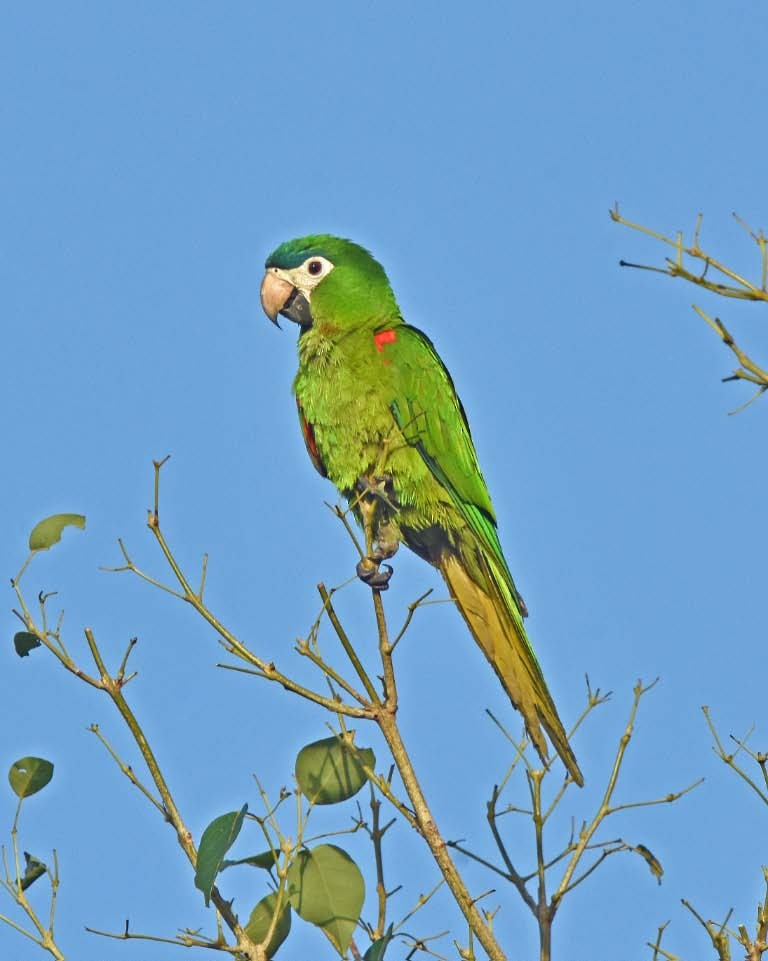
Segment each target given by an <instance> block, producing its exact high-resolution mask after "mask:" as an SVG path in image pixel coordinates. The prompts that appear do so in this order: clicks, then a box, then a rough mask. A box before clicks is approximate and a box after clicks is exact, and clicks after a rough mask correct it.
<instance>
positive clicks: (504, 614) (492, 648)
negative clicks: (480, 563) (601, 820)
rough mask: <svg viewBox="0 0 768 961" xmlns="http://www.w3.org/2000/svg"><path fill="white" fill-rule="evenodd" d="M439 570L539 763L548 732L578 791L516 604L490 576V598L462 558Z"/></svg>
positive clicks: (445, 561)
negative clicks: (520, 718) (517, 714)
mask: <svg viewBox="0 0 768 961" xmlns="http://www.w3.org/2000/svg"><path fill="white" fill-rule="evenodd" d="M438 566H439V567H440V571H441V573H442V575H443V577H444V578H445V581H446V583H447V584H448V588H449V590H450V592H451V595H452V596H453V599H454V600H455V601H456V604H457V605H458V608H459V610H460V611H461V613H462V615H463V617H464V620H465V621H466V622H467V626H468V627H469V629H470V631H471V632H472V635H473V637H474V638H475V640H476V641H477V643H478V644H479V645H480V647H481V648H482V650H483V653H484V654H485V656H486V657H487V658H488V660H489V662H490V664H491V666H492V667H493V669H494V671H496V673H497V674H498V676H499V680H500V681H501V683H502V685H503V687H504V690H505V691H506V692H507V694H508V695H509V698H510V700H511V701H512V703H513V705H514V706H515V707H516V708H517V710H518V711H520V713H521V714H522V715H523V718H524V719H525V726H526V728H527V730H528V734H529V735H530V738H531V741H532V742H533V745H534V747H535V748H536V750H537V751H538V753H539V755H540V757H541V759H542V761H544V762H546V761H547V758H548V754H547V742H546V741H545V739H544V735H543V734H542V731H541V728H542V727H543V728H544V730H545V731H546V732H547V735H548V736H549V739H550V741H551V742H552V744H553V746H554V748H555V750H556V751H557V753H558V754H559V755H560V757H561V758H562V761H563V764H565V766H566V768H567V769H568V773H569V774H570V775H571V777H572V778H573V780H574V781H575V782H576V783H577V784H578V785H579V786H580V787H582V786H583V784H584V778H583V776H582V773H581V771H580V770H579V765H578V762H577V761H576V757H575V755H574V753H573V751H572V750H571V746H570V744H569V743H568V735H567V734H566V733H565V728H564V727H563V725H562V722H561V721H560V718H559V717H558V714H557V708H556V707H555V703H554V701H553V700H552V697H551V695H550V693H549V691H548V690H547V685H546V683H545V681H544V676H543V674H542V673H541V668H540V667H539V664H538V662H537V660H536V656H535V654H534V653H533V649H532V647H531V644H530V641H529V640H528V636H527V634H526V632H525V627H524V626H523V619H522V616H521V615H520V613H519V611H518V610H517V607H516V605H515V601H514V600H513V598H512V596H511V595H509V596H507V595H508V594H509V592H508V590H507V589H506V585H505V584H504V583H503V581H501V582H500V578H499V577H498V575H497V576H494V572H493V571H491V570H489V571H488V574H489V575H490V576H489V577H488V578H487V580H488V583H489V586H490V593H489V592H486V591H485V590H483V588H482V587H480V586H479V585H478V584H477V583H475V581H474V580H473V579H472V578H471V577H470V576H469V574H468V572H467V570H466V568H465V566H464V563H463V562H462V560H461V558H460V557H459V556H458V555H457V554H455V553H453V552H452V551H445V552H443V554H442V557H441V558H440V560H439V563H438Z"/></svg>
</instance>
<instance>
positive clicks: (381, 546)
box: [371, 540, 400, 563]
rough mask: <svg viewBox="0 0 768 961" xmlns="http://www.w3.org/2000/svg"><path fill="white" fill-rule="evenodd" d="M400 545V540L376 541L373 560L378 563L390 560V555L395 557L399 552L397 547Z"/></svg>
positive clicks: (372, 555)
mask: <svg viewBox="0 0 768 961" xmlns="http://www.w3.org/2000/svg"><path fill="white" fill-rule="evenodd" d="M399 546H400V542H399V541H382V540H378V541H376V544H375V545H374V548H373V553H372V554H371V560H373V561H376V563H381V561H388V560H389V559H390V557H394V556H395V554H397V549H398V547H399Z"/></svg>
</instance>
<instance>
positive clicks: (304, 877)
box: [288, 844, 365, 954]
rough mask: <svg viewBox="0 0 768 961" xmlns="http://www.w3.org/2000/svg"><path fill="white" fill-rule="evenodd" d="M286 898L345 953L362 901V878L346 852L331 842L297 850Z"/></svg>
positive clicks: (300, 913)
mask: <svg viewBox="0 0 768 961" xmlns="http://www.w3.org/2000/svg"><path fill="white" fill-rule="evenodd" d="M288 898H289V900H290V902H291V905H292V907H293V908H294V909H295V910H296V911H297V912H298V914H299V916H300V917H302V918H304V920H305V921H309V922H310V923H311V924H316V925H317V926H318V927H319V928H322V929H323V931H325V933H326V934H327V935H328V937H329V938H330V939H331V940H332V941H333V943H334V944H335V945H336V947H337V948H338V951H339V954H344V952H345V951H346V950H347V947H348V946H349V942H350V941H351V940H352V935H353V933H354V930H355V927H356V926H357V922H358V919H359V917H360V912H361V910H362V908H363V901H364V900H365V881H364V880H363V876H362V874H361V873H360V869H359V868H358V866H357V865H356V864H355V862H354V861H353V860H352V858H351V857H350V856H349V855H348V854H347V852H346V851H342V849H341V848H337V847H336V846H335V845H334V844H321V845H319V846H318V847H316V848H312V850H311V851H310V850H304V851H299V854H298V856H297V857H296V860H295V861H294V862H293V864H291V866H290V868H289V869H288Z"/></svg>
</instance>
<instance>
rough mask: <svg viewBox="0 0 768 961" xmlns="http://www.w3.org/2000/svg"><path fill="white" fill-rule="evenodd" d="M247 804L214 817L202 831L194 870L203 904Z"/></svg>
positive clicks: (241, 823) (233, 839)
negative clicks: (201, 893) (237, 809)
mask: <svg viewBox="0 0 768 961" xmlns="http://www.w3.org/2000/svg"><path fill="white" fill-rule="evenodd" d="M247 810H248V805H247V804H244V805H243V806H242V808H241V809H240V810H239V811H231V812H230V813H229V814H222V815H221V817H218V818H214V820H213V821H211V823H210V824H209V825H208V827H207V828H206V829H205V830H204V831H203V836H202V837H201V838H200V847H199V848H198V849H197V869H196V871H195V887H196V888H199V889H200V890H201V891H202V892H203V895H204V897H205V906H206V907H208V902H209V901H210V898H211V891H212V890H213V885H214V883H215V882H216V875H217V874H218V873H219V871H220V870H221V866H222V863H223V861H224V855H225V854H226V853H227V851H228V850H229V849H230V848H231V847H232V845H233V844H234V843H235V839H236V838H237V835H238V834H239V833H240V828H241V827H242V826H243V821H244V820H245V812H246V811H247Z"/></svg>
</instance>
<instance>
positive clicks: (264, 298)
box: [261, 270, 294, 327]
mask: <svg viewBox="0 0 768 961" xmlns="http://www.w3.org/2000/svg"><path fill="white" fill-rule="evenodd" d="M293 291H294V287H293V285H292V284H289V283H288V281H287V280H283V278H282V277H277V276H276V275H275V274H273V273H272V272H271V271H269V270H268V271H267V272H266V274H264V280H262V282H261V306H262V307H263V308H264V313H265V314H266V315H267V317H269V319H270V320H271V321H272V323H273V324H275V326H277V327H279V326H280V324H279V323H278V322H277V315H278V314H279V313H280V311H281V310H282V309H283V307H284V306H285V304H286V303H287V301H288V298H289V297H290V296H291V294H292V293H293Z"/></svg>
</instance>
